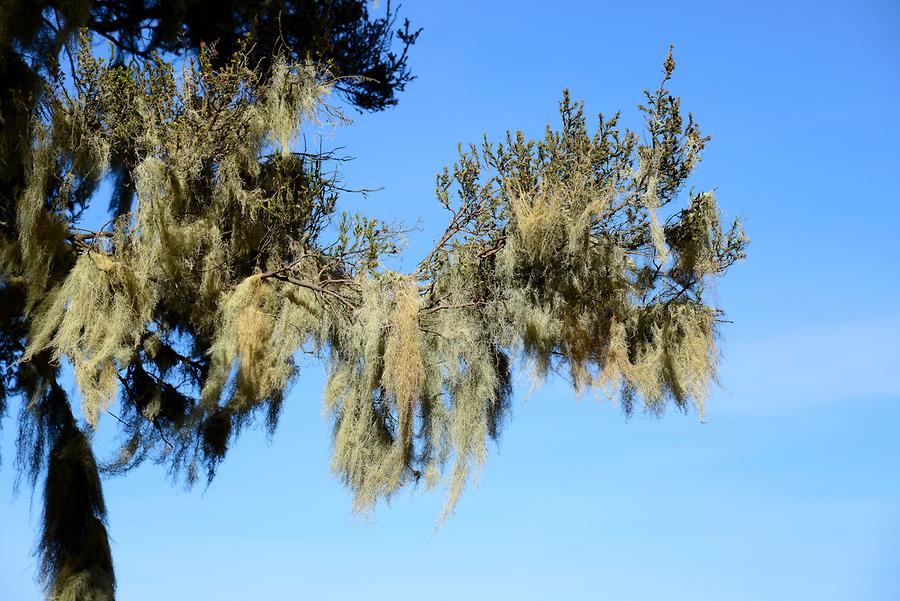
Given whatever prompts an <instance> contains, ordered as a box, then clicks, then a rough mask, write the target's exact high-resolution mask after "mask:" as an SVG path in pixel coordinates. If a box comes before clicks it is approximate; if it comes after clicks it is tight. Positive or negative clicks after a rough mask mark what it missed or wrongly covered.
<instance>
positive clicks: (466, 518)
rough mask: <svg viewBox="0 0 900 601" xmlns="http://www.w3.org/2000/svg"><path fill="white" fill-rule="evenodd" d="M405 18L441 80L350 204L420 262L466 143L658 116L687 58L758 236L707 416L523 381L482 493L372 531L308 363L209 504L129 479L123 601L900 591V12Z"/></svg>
mask: <svg viewBox="0 0 900 601" xmlns="http://www.w3.org/2000/svg"><path fill="white" fill-rule="evenodd" d="M403 14H405V15H407V16H409V17H410V19H411V20H412V21H413V23H414V24H416V25H417V26H421V27H424V29H425V31H424V32H423V34H422V36H421V38H420V42H419V43H418V44H417V45H416V47H415V48H414V51H413V52H412V58H411V64H412V68H413V70H414V72H415V73H416V74H417V75H418V76H419V78H418V79H417V80H416V81H415V82H413V83H412V84H411V85H410V86H409V88H408V89H407V91H406V92H405V93H403V95H402V96H401V97H400V104H399V105H398V106H397V107H396V108H394V109H392V110H390V111H388V112H385V113H381V114H372V115H369V114H365V115H355V116H354V115H351V116H353V117H354V119H355V121H356V122H355V123H354V124H353V125H351V126H349V127H345V128H340V129H338V130H337V131H335V132H334V133H333V134H330V136H331V137H330V138H329V139H328V140H327V141H326V143H331V144H333V145H342V146H346V147H347V151H348V152H349V153H351V154H352V155H354V156H356V157H357V160H356V161H355V162H353V163H351V164H349V165H347V167H346V183H347V184H348V185H350V186H358V187H377V186H383V188H384V189H383V191H381V192H379V193H377V194H373V195H370V196H369V197H368V199H362V198H350V199H347V200H346V201H345V206H346V207H348V208H353V209H359V210H362V211H365V212H366V213H368V214H370V215H375V216H380V217H385V218H393V219H398V220H400V221H403V222H405V223H408V224H414V223H416V222H417V221H419V220H421V228H420V230H419V231H417V232H413V233H412V234H410V236H409V248H408V252H407V256H408V257H409V259H408V261H407V264H411V263H412V262H413V261H414V260H415V258H416V257H420V256H421V255H422V253H423V252H424V251H425V250H426V249H428V248H430V246H431V245H432V244H433V241H434V239H435V238H436V237H437V236H438V235H439V234H440V231H441V230H442V226H443V224H444V222H445V216H444V215H443V214H442V213H441V209H440V207H439V206H438V205H437V203H436V202H435V200H434V197H433V190H434V175H435V174H436V173H437V172H438V171H439V170H440V168H441V167H442V166H444V165H445V164H450V163H452V161H453V160H454V157H455V152H456V145H457V144H458V143H464V144H465V143H469V142H478V141H479V140H480V139H481V137H482V135H483V134H484V133H485V132H486V133H487V134H488V136H489V137H490V138H493V139H498V138H499V137H500V136H501V135H503V133H504V132H505V131H506V130H507V129H517V128H521V129H523V130H524V131H525V132H526V133H528V134H530V135H539V134H540V133H541V131H542V128H543V126H544V124H546V123H547V122H551V123H555V119H556V117H557V112H556V107H557V102H558V100H559V98H560V96H561V90H562V89H563V88H564V87H568V88H570V89H571V91H572V94H573V95H574V96H575V97H576V98H583V99H585V100H586V109H587V112H588V113H589V114H596V113H597V112H600V111H602V112H603V113H604V114H607V113H612V112H615V111H616V110H619V109H621V110H623V116H624V119H625V121H626V123H628V124H630V125H633V126H635V125H637V124H638V115H637V111H636V109H635V105H636V104H637V103H638V102H639V101H640V100H641V90H642V89H644V88H646V87H654V86H655V85H656V84H657V83H658V81H659V78H660V65H661V62H662V59H663V58H664V56H665V52H666V49H667V47H668V45H669V44H670V43H673V44H675V57H676V60H677V61H678V69H677V70H676V73H675V77H674V81H673V84H672V86H673V89H674V91H675V92H676V93H677V94H679V95H681V96H682V101H683V107H684V108H685V109H687V110H690V111H692V112H693V113H694V114H695V116H696V117H697V119H698V120H699V122H700V124H701V126H702V127H703V128H704V130H705V131H706V132H707V133H709V134H711V135H712V136H713V141H712V143H711V144H710V145H709V147H708V150H707V153H706V155H705V158H704V162H703V163H702V164H701V166H700V168H699V169H698V171H697V173H696V176H695V177H694V180H693V184H694V185H695V186H696V187H697V188H698V189H709V188H716V190H717V195H718V199H719V202H720V204H721V206H722V208H723V210H724V211H725V213H726V215H728V216H742V217H744V218H745V220H746V227H747V230H748V233H749V234H750V236H751V237H752V239H753V242H752V245H751V247H750V249H749V260H748V261H746V262H745V263H743V264H740V265H738V266H736V267H735V268H734V269H733V270H732V273H730V274H729V276H728V277H727V278H726V279H724V280H722V281H721V282H720V283H719V285H718V287H717V298H718V302H719V303H720V304H721V306H722V307H723V308H724V309H725V310H726V311H727V313H728V319H730V320H732V321H733V322H734V323H733V324H728V325H726V326H725V328H724V330H723V334H724V340H723V352H724V358H723V362H722V367H721V376H722V384H723V388H722V389H720V390H718V391H716V392H715V393H714V394H713V396H712V398H711V399H710V400H709V402H708V409H707V415H708V421H707V423H705V424H701V423H699V421H698V420H697V418H696V416H695V415H682V414H680V413H676V412H669V413H668V414H667V415H666V416H665V417H664V418H662V419H656V418H653V417H646V416H641V415H636V416H634V417H633V418H631V419H630V420H625V419H624V418H623V416H622V415H621V413H620V411H619V410H618V408H617V407H616V406H615V404H614V403H613V402H609V401H605V400H604V401H599V402H598V401H596V400H594V399H592V398H590V397H585V398H583V399H581V400H576V399H575V398H574V396H573V394H572V393H571V391H570V390H569V389H568V387H567V386H566V384H565V383H564V382H561V381H550V382H548V383H547V384H546V385H545V386H544V387H542V388H541V389H540V390H538V391H537V392H536V393H534V394H532V395H531V396H529V397H528V398H527V399H526V398H525V396H526V395H525V394H524V393H525V392H526V390H527V388H528V383H527V382H521V383H520V385H519V386H518V390H517V394H516V402H515V408H514V416H513V420H512V422H511V424H510V425H509V426H508V427H507V429H506V433H505V436H504V438H503V440H502V443H501V445H500V446H499V448H494V449H493V450H492V453H491V457H490V459H489V461H488V463H487V465H486V467H485V469H484V471H483V472H482V475H481V478H480V481H479V483H478V485H477V486H476V487H472V488H470V489H469V490H468V491H467V492H466V494H465V495H464V496H463V498H462V500H461V502H460V504H459V506H458V508H457V510H456V512H455V514H454V515H453V516H452V517H451V519H450V520H449V522H448V523H447V524H446V525H445V526H444V527H443V528H442V529H440V530H439V531H437V532H434V531H433V526H434V522H435V518H436V517H437V516H438V514H439V511H440V506H441V503H442V501H443V496H442V493H441V492H438V493H435V494H418V493H416V494H401V495H399V496H397V497H396V498H395V499H393V501H392V502H391V504H390V506H380V507H379V508H378V510H377V511H376V512H375V513H374V514H373V515H371V516H369V517H368V518H367V519H360V518H357V517H354V516H353V515H352V514H351V512H350V497H349V495H348V493H347V492H346V491H345V490H344V489H343V488H342V486H341V485H340V484H339V483H338V482H337V481H336V480H335V479H334V478H333V477H332V475H331V474H330V472H329V467H328V466H329V430H328V425H327V422H326V420H325V418H324V417H323V416H322V413H321V409H320V406H321V403H320V400H321V387H322V374H321V372H320V370H319V369H318V368H315V367H313V368H309V369H307V370H305V371H304V372H303V374H302V376H301V378H300V380H299V382H298V383H297V385H296V386H295V388H294V390H293V392H292V393H291V395H290V397H289V401H288V403H287V406H286V409H285V412H284V415H283V419H282V422H281V426H280V428H279V430H278V432H277V433H276V435H275V437H274V439H273V440H272V441H271V443H267V441H266V440H265V437H264V436H263V435H262V434H261V433H259V432H247V433H246V434H245V435H244V436H243V437H242V438H241V439H240V441H239V443H238V444H237V445H236V447H235V448H234V449H233V451H232V453H231V455H230V457H229V458H228V459H227V460H226V462H225V463H224V464H223V466H222V467H221V469H220V471H219V475H218V477H217V479H216V481H215V482H214V483H213V485H212V486H211V487H210V488H209V489H207V490H206V491H205V492H204V491H203V490H202V489H197V490H193V491H190V492H185V491H183V490H180V489H178V488H173V487H171V486H170V485H169V483H168V482H167V480H166V478H165V474H164V472H163V470H162V469H160V468H156V467H154V466H147V467H145V468H142V469H140V470H138V471H137V472H135V473H132V474H130V475H128V476H127V477H125V478H120V479H113V480H109V481H107V483H106V485H105V491H106V497H107V503H108V506H109V511H110V531H111V534H112V538H113V551H114V557H115V561H116V568H117V572H118V577H119V598H120V599H127V600H129V601H131V600H135V601H139V600H143V599H148V600H149V599H159V598H166V599H198V598H215V599H217V600H219V601H227V600H231V599H235V600H237V599H241V600H243V599H246V598H247V597H248V596H249V597H251V598H258V599H344V598H359V597H362V596H365V598H367V599H369V600H372V601H374V600H379V599H392V600H396V599H407V598H414V597H421V596H424V597H426V598H428V599H434V600H443V599H447V600H450V599H462V598H472V599H482V598H494V599H519V600H529V599H535V600H537V599H548V598H559V599H604V598H605V599H628V600H666V601H675V600H682V599H683V600H688V599H689V600H691V601H698V600H707V599H708V600H710V601H713V600H715V601H719V600H722V599H728V600H745V599H746V600H751V599H752V600H757V599H766V600H768V601H774V600H780V599H784V600H795V599H816V600H818V601H825V600H847V601H849V600H854V601H856V600H889V599H891V600H892V599H898V598H900V542H898V541H900V469H898V468H900V436H898V423H900V351H898V348H897V345H898V340H900V303H898V301H897V298H898V293H900V267H898V265H900V246H898V242H900V236H898V235H897V230H898V226H900V168H898V164H900V122H898V116H897V107H898V97H900V5H898V4H897V3H896V2H890V1H881V2H876V1H863V2H843V3H839V2H838V3H836V2H784V1H781V2H752V3H751V2H746V3H742V4H741V5H740V6H737V5H735V4H733V3H726V2H708V3H701V2H649V1H644V2H616V3H613V2H574V1H569V2H562V1H557V2H553V3H547V2H493V3H485V2H471V1H458V2H433V3H432V2H413V1H409V2H407V4H406V5H405V6H404V7H403ZM13 414H14V411H13ZM108 422H109V420H107V423H104V422H101V430H102V429H103V428H106V429H107V430H109V429H111V428H112V427H114V424H113V423H108ZM14 430H15V424H14V422H13V420H12V419H11V418H10V417H7V418H6V419H5V420H4V423H3V432H2V435H0V436H2V451H3V457H4V459H5V461H4V463H3V465H2V468H0V597H2V598H3V599H10V600H11V601H12V600H15V601H18V600H22V601H27V600H31V599H39V598H40V596H39V594H38V591H37V587H36V585H35V582H34V575H35V566H36V564H35V560H34V558H33V557H31V556H30V555H29V551H30V550H32V549H33V547H34V542H35V532H36V530H35V528H36V525H37V522H38V519H39V517H40V503H39V499H38V496H37V495H35V498H34V501H33V502H31V499H30V494H29V491H28V490H23V491H22V492H21V493H20V494H19V495H18V496H13V495H12V492H11V491H12V480H13V475H14V474H13V469H12V460H11V459H12V456H13V452H14V451H13V439H14ZM101 434H102V433H101Z"/></svg>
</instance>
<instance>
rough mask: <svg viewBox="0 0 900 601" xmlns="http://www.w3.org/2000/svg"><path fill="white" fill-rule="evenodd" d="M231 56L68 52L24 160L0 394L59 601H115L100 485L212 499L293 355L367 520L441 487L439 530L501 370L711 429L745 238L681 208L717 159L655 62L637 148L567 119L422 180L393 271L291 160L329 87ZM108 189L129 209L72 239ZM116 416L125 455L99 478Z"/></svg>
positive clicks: (3, 279)
mask: <svg viewBox="0 0 900 601" xmlns="http://www.w3.org/2000/svg"><path fill="white" fill-rule="evenodd" d="M242 44H243V46H241V47H239V48H238V49H237V50H235V51H234V52H233V53H232V54H231V55H230V57H229V58H228V59H227V60H221V58H220V57H219V56H216V55H214V54H213V53H211V52H210V51H209V50H201V51H200V53H199V55H198V56H197V58H196V59H185V60H184V61H182V62H173V61H167V60H164V59H162V58H160V57H159V56H158V55H149V56H148V57H146V58H145V59H144V60H140V61H135V62H126V61H121V60H117V58H116V56H117V55H116V54H115V51H113V54H112V56H111V57H107V58H105V59H104V58H99V57H98V56H97V55H96V54H95V53H94V52H93V51H92V49H91V43H90V39H89V38H88V37H87V35H86V34H84V35H83V36H82V41H81V44H80V49H79V50H78V51H77V53H76V55H75V57H74V60H73V73H72V74H73V77H72V80H71V81H70V82H64V81H63V80H62V76H55V77H51V78H49V79H48V80H47V82H46V84H42V85H44V86H45V87H44V88H43V89H42V93H41V94H40V99H41V100H40V102H38V103H37V104H36V105H35V110H34V111H33V113H32V114H31V119H32V121H31V126H30V127H31V129H30V131H32V132H33V135H31V139H30V140H29V142H28V143H27V144H20V145H19V148H22V149H27V157H28V160H27V163H26V164H27V169H26V172H25V175H24V182H23V185H22V186H21V191H20V193H19V194H18V195H17V196H16V197H15V199H14V202H13V203H11V206H8V207H6V208H7V209H8V211H7V213H4V214H3V216H2V219H3V224H2V238H0V243H2V256H0V259H2V263H0V285H2V291H3V302H2V303H0V305H2V316H0V317H2V320H3V321H2V324H3V329H2V337H3V342H4V344H2V345H0V352H2V354H0V360H2V362H3V368H4V379H3V383H4V390H3V391H4V392H8V393H9V394H18V395H20V396H21V397H22V398H23V402H22V409H21V411H20V414H19V418H18V423H19V436H18V457H17V463H18V466H19V468H20V469H21V470H22V473H23V474H25V475H26V476H27V477H29V478H31V480H32V483H34V482H36V479H37V478H38V476H39V474H40V473H42V472H45V473H46V485H45V491H44V492H45V494H44V526H43V534H42V536H41V539H40V555H41V558H42V566H43V568H42V572H41V573H42V575H43V576H44V581H45V584H46V587H47V593H48V596H49V597H51V598H54V599H96V600H101V599H112V598H113V595H114V589H115V582H114V577H113V569H112V559H111V557H110V553H109V545H108V542H107V537H106V528H105V507H104V503H103V498H102V493H101V487H100V476H99V472H101V471H106V472H109V473H120V472H125V471H127V470H129V469H131V468H134V467H135V466H137V465H140V464H141V463H142V462H143V461H145V460H148V459H149V460H152V461H157V462H161V463H165V464H166V465H168V466H169V467H170V469H171V471H172V473H173V475H175V476H176V477H183V478H184V479H185V480H186V481H187V482H188V483H191V482H194V481H195V480H196V479H198V478H205V479H207V480H209V479H212V478H213V476H214V474H215V470H216V467H217V465H218V464H219V462H220V461H221V460H222V459H223V458H224V456H225V455H226V453H227V451H228V449H229V447H230V446H231V445H232V444H233V442H234V440H235V437H236V436H237V434H238V433H239V431H240V430H241V429H242V428H243V427H245V426H247V425H248V424H250V423H251V422H253V421H254V420H255V419H257V418H259V419H262V420H263V421H264V422H265V424H266V425H267V427H268V428H269V429H270V431H271V430H274V428H275V426H276V424H277V420H278V416H279V413H280V410H281V406H282V404H283V402H284V400H285V396H286V394H287V392H288V391H289V389H290V385H291V383H292V382H293V380H294V379H295V377H296V376H297V371H298V365H297V356H298V353H301V352H305V353H309V354H312V355H314V356H316V357H318V358H320V359H321V361H322V362H323V364H324V366H325V368H326V370H327V377H328V381H327V386H326V393H325V400H324V402H325V405H326V408H327V410H328V411H329V413H330V415H331V416H332V423H333V429H334V430H333V431H334V438H333V460H332V467H333V469H334V471H335V473H336V474H337V476H338V477H339V478H340V479H341V480H342V481H343V482H345V483H346V485H347V486H348V487H349V489H350V490H351V492H352V494H353V498H354V507H355V508H356V509H357V510H359V511H366V510H369V509H371V508H372V507H373V506H374V505H375V504H376V503H377V502H378V500H380V499H384V498H387V497H389V496H390V495H391V494H392V493H394V492H395V491H397V490H398V489H399V488H401V487H403V486H405V485H409V484H416V483H420V482H421V483H422V485H423V486H425V487H432V486H435V485H437V484H439V483H440V482H442V481H443V482H445V484H446V486H447V489H448V495H447V503H446V507H445V512H444V515H445V516H446V514H447V513H448V512H450V511H451V510H452V508H453V506H454V503H455V502H456V500H457V498H458V496H459V494H460V492H461V491H462V490H463V488H464V486H465V484H466V483H467V482H468V481H469V480H471V478H472V477H474V476H475V475H476V474H477V470H478V467H479V465H480V464H481V463H482V462H483V461H484V458H485V455H486V451H487V444H488V440H490V439H492V438H494V439H495V438H497V436H498V434H499V432H500V431H501V428H502V425H503V423H504V420H505V418H506V416H507V413H508V409H509V406H510V395H511V391H512V385H511V378H512V370H513V368H514V367H515V366H522V367H526V368H527V367H530V368H531V369H532V370H533V372H534V376H535V377H536V378H538V379H540V378H542V377H544V376H545V375H546V374H547V373H549V372H550V371H555V372H565V373H567V374H568V376H569V377H570V379H571V381H572V383H573V386H574V388H575V390H576V391H578V392H581V391H584V390H587V389H595V390H598V391H604V392H606V393H607V394H609V395H618V396H619V397H620V398H621V399H622V402H623V407H624V408H625V411H626V412H630V411H632V410H633V408H634V407H635V405H636V403H642V404H643V407H644V409H646V410H648V411H651V412H660V411H662V410H663V408H664V407H665V406H666V405H667V403H669V402H671V403H674V404H675V405H676V406H677V407H679V408H682V409H686V408H688V407H689V406H691V405H693V406H694V407H696V409H697V410H698V412H700V413H701V415H702V409H703V401H704V397H705V394H706V390H707V387H708V385H709V384H710V382H711V381H713V380H714V379H715V368H716V360H717V355H716V348H715V342H714V341H715V337H716V330H717V323H718V320H719V316H720V311H719V310H718V309H717V308H716V307H714V306H711V305H710V304H709V303H708V302H707V301H706V300H705V299H704V292H705V291H706V289H707V288H708V286H709V285H710V284H711V282H712V280H713V278H715V277H716V276H720V275H722V274H723V273H724V272H725V271H726V270H727V269H728V268H729V267H730V266H731V265H732V264H733V263H734V262H736V261H738V260H740V259H742V258H743V256H744V247H745V245H746V238H745V237H744V235H743V232H742V229H741V227H740V223H738V222H734V223H732V224H729V225H728V226H723V225H722V224H721V223H720V216H719V211H718V209H717V208H716V204H715V199H714V196H713V194H712V193H709V192H699V193H694V192H688V193H686V194H685V193H684V186H685V181H686V180H687V178H688V177H689V176H690V174H691V172H692V170H693V168H694V166H695V165H696V163H697V161H698V160H699V158H700V153H701V151H702V150H703V148H704V146H705V144H706V143H707V141H708V138H706V137H704V136H703V135H702V134H701V132H700V130H699V128H698V126H697V124H696V123H695V122H694V120H693V118H692V117H690V116H688V117H687V118H684V117H683V116H682V112H681V108H680V103H679V99H678V98H677V97H675V96H673V95H672V94H671V93H670V92H669V91H668V87H667V86H668V81H669V78H670V76H671V75H672V72H673V69H674V61H673V60H672V57H671V54H670V55H669V57H668V58H667V60H666V62H665V65H664V79H663V83H662V85H661V86H660V87H659V88H658V89H657V90H656V91H654V92H648V93H647V97H646V101H645V103H644V105H642V106H641V107H640V110H641V111H642V112H643V114H644V116H645V121H646V130H645V132H644V134H643V136H642V137H641V136H639V135H637V134H636V133H633V132H631V131H628V130H626V129H623V128H620V127H619V125H618V123H617V122H618V115H616V116H613V117H611V118H604V117H603V116H601V117H600V123H599V127H598V129H597V130H596V131H595V132H589V131H588V129H587V125H586V119H585V116H584V113H583V107H582V105H581V104H580V103H576V102H573V101H572V100H571V99H570V98H569V95H568V93H566V94H565V95H564V97H563V100H562V102H561V104H560V113H561V124H560V125H559V128H558V129H552V128H548V129H547V132H546V134H545V136H544V137H543V138H541V139H537V140H529V139H526V137H525V136H524V135H522V134H521V133H517V134H510V135H508V136H507V138H506V139H505V140H504V141H502V142H500V143H498V144H492V143H489V142H485V143H484V144H483V145H482V146H480V147H471V148H470V149H468V150H467V151H465V152H463V153H462V154H461V156H460V158H459V161H458V162H457V164H456V165H454V166H453V168H452V169H450V170H445V171H444V172H443V173H442V174H440V175H439V176H438V178H437V199H438V201H439V202H440V203H441V204H442V205H443V206H444V207H445V208H446V209H447V212H448V219H449V225H448V226H447V228H446V230H445V232H444V233H443V235H442V236H441V237H440V239H439V241H438V243H437V244H436V246H435V247H434V248H433V250H432V251H431V252H430V253H429V254H428V255H427V256H426V257H425V258H423V260H422V261H421V262H420V263H419V265H418V267H417V268H416V269H415V270H414V271H413V272H412V273H397V272H395V271H392V270H390V269H388V268H386V267H385V265H384V259H385V257H387V256H389V255H393V254H396V253H398V252H399V250H398V249H399V246H400V241H401V238H402V236H401V234H402V232H400V231H397V230H396V229H395V228H392V227H391V226H389V225H387V224H386V223H385V222H382V221H379V220H376V219H374V218H371V217H367V216H362V215H348V214H346V213H341V212H340V211H339V210H338V201H339V198H338V197H339V193H340V192H341V189H340V186H339V183H338V181H337V179H336V175H335V171H334V167H335V165H334V161H333V157H331V156H330V155H329V154H328V153H312V154H310V153H304V152H298V151H296V150H295V148H296V144H295V143H296V141H297V137H298V134H299V132H300V128H301V126H302V125H303V124H305V123H310V124H314V123H316V122H322V121H326V122H327V121H340V120H341V119H342V116H341V114H340V112H339V111H338V110H337V109H336V108H335V107H334V106H332V105H330V104H329V100H328V98H329V94H330V93H331V92H332V91H333V90H334V89H335V88H337V87H339V86H341V85H342V83H341V82H343V81H344V80H343V79H342V78H340V77H337V76H336V75H335V74H334V73H332V72H329V71H328V69H327V65H322V64H320V63H316V62H308V61H298V60H296V58H295V57H292V56H291V55H290V54H288V53H279V52H275V53H273V54H271V55H269V56H268V57H267V66H266V68H265V69H260V68H258V63H257V62H255V61H254V60H253V59H252V57H253V56H254V50H253V48H254V47H253V41H252V40H247V41H244V42H242ZM66 83H68V84H69V85H68V86H67V85H65V84H66ZM4 135H5V136H11V135H12V134H9V133H8V132H4ZM120 169H125V174H126V177H127V180H128V181H129V182H132V184H131V185H132V187H133V191H134V202H132V203H130V204H129V205H128V206H127V207H123V206H122V205H119V206H117V207H113V210H112V211H111V213H110V215H109V221H107V222H106V223H103V224H100V225H99V227H97V226H94V225H91V224H89V223H86V222H85V218H84V215H85V211H86V209H87V208H88V207H89V205H90V203H92V202H97V201H98V197H99V196H100V194H99V193H98V190H99V189H100V186H101V183H102V182H103V181H104V180H105V179H107V178H109V177H110V176H111V175H114V174H116V173H117V172H118V170H120ZM64 365H70V366H71V369H72V373H73V374H74V378H75V381H76V383H77V389H78V392H79V397H80V406H81V415H83V418H84V419H83V422H81V423H79V422H80V420H78V419H76V417H75V415H74V414H73V411H72V405H71V404H70V401H69V399H68V398H67V397H66V395H65V393H64V392H63V391H62V389H61V388H60V386H59V384H58V378H59V374H60V369H61V366H64ZM2 398H5V396H4V397H2ZM105 415H106V416H107V417H106V418H104V420H103V421H104V423H109V425H110V426H115V427H117V428H118V429H119V431H120V434H121V447H120V449H119V451H118V453H117V454H116V455H115V456H113V457H110V458H106V459H105V460H102V461H99V462H98V461H97V460H96V459H95V457H94V454H93V452H92V449H91V444H90V433H91V431H92V430H93V429H95V428H96V427H97V426H98V423H99V421H100V420H101V418H103V416H105ZM109 416H113V417H114V418H115V419H112V417H109ZM98 463H99V464H100V469H99V470H98Z"/></svg>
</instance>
